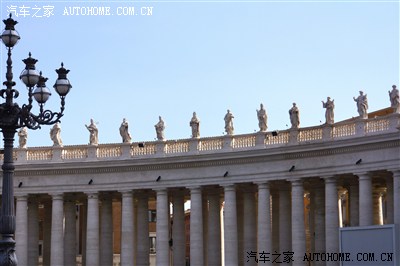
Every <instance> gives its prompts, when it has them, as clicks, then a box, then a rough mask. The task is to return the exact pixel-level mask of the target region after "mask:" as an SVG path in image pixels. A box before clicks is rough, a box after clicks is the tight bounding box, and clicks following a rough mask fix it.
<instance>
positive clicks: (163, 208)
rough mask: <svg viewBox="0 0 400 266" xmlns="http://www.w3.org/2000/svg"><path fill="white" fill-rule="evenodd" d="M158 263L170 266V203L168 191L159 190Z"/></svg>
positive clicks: (160, 265) (158, 264)
mask: <svg viewBox="0 0 400 266" xmlns="http://www.w3.org/2000/svg"><path fill="white" fill-rule="evenodd" d="M156 208H157V222H156V233H157V239H156V248H157V250H156V263H157V266H167V265H169V202H168V192H167V190H166V189H159V190H157V207H156Z"/></svg>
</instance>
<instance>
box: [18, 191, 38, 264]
mask: <svg viewBox="0 0 400 266" xmlns="http://www.w3.org/2000/svg"><path fill="white" fill-rule="evenodd" d="M28 217H29V219H28V265H29V266H37V265H38V259H39V205H38V201H37V198H36V197H35V196H33V197H32V196H31V197H30V199H29V201H28ZM17 258H18V257H17ZM21 265H22V264H21Z"/></svg>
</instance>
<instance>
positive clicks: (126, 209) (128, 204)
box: [121, 190, 134, 266]
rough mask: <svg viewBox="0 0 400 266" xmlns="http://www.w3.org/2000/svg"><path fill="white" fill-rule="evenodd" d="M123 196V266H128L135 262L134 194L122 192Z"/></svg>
mask: <svg viewBox="0 0 400 266" xmlns="http://www.w3.org/2000/svg"><path fill="white" fill-rule="evenodd" d="M121 194H122V206H121V216H122V217H121V266H128V265H133V262H134V252H133V251H134V211H133V192H132V191H131V190H129V191H122V192H121Z"/></svg>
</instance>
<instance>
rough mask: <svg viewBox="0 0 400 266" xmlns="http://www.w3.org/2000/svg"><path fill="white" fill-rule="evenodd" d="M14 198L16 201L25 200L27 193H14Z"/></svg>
mask: <svg viewBox="0 0 400 266" xmlns="http://www.w3.org/2000/svg"><path fill="white" fill-rule="evenodd" d="M15 198H16V199H17V200H18V201H22V200H24V201H27V200H28V195H27V194H17V195H15Z"/></svg>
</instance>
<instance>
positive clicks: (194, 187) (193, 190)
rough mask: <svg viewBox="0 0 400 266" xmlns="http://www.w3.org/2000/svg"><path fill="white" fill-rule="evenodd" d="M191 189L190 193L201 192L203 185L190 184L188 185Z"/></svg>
mask: <svg viewBox="0 0 400 266" xmlns="http://www.w3.org/2000/svg"><path fill="white" fill-rule="evenodd" d="M187 188H188V189H189V190H190V193H191V194H192V193H201V191H202V187H201V186H189V187H187Z"/></svg>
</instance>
